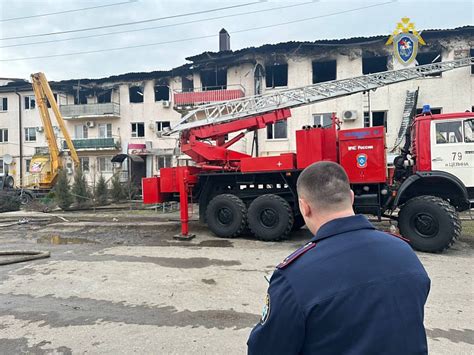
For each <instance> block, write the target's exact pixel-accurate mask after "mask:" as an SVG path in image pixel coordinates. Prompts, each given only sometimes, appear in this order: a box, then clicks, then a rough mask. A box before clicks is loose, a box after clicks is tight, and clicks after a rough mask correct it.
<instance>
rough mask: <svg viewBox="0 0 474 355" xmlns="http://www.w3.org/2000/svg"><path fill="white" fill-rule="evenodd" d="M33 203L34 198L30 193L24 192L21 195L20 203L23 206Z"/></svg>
mask: <svg viewBox="0 0 474 355" xmlns="http://www.w3.org/2000/svg"><path fill="white" fill-rule="evenodd" d="M31 201H33V196H31V195H30V194H29V193H27V192H22V193H21V194H20V203H21V204H22V205H28V204H29V203H30V202H31Z"/></svg>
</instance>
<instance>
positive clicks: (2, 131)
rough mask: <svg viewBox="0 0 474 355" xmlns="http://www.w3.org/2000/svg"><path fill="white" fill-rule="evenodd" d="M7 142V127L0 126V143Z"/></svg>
mask: <svg viewBox="0 0 474 355" xmlns="http://www.w3.org/2000/svg"><path fill="white" fill-rule="evenodd" d="M6 142H8V129H6V128H0V143H6Z"/></svg>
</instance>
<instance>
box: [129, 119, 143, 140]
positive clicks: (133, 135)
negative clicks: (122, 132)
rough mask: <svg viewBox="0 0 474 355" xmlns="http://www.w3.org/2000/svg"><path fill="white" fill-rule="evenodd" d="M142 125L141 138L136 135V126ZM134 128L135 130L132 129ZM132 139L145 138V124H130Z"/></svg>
mask: <svg viewBox="0 0 474 355" xmlns="http://www.w3.org/2000/svg"><path fill="white" fill-rule="evenodd" d="M140 124H141V125H143V136H139V135H138V125H140ZM134 127H135V129H134ZM131 128H132V138H144V137H145V122H131Z"/></svg>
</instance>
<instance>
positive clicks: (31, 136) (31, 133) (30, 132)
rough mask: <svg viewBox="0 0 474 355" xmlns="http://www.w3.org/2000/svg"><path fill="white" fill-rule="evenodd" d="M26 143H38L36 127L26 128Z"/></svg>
mask: <svg viewBox="0 0 474 355" xmlns="http://www.w3.org/2000/svg"><path fill="white" fill-rule="evenodd" d="M25 142H36V127H28V128H25Z"/></svg>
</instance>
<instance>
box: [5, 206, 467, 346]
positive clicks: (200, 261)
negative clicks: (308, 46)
mask: <svg viewBox="0 0 474 355" xmlns="http://www.w3.org/2000/svg"><path fill="white" fill-rule="evenodd" d="M24 217H25V215H20V214H3V215H0V250H18V249H28V250H48V251H50V252H51V257H50V258H49V259H42V260H37V261H32V262H26V263H19V264H11V265H6V266H0V354H19V353H22V354H25V353H27V354H130V353H141V354H190V353H193V354H244V353H246V340H247V338H248V335H249V332H250V330H251V328H252V327H253V325H254V324H255V323H256V322H257V321H258V319H259V317H260V311H261V309H262V306H263V301H264V296H265V293H266V288H267V285H268V284H267V281H265V279H264V276H265V275H270V274H271V272H272V271H273V269H274V266H275V265H276V264H278V263H279V262H280V261H281V260H282V259H283V258H284V257H286V256H287V255H288V254H290V253H291V252H292V251H294V250H295V249H296V248H298V247H299V246H300V245H302V244H303V243H304V242H305V241H306V240H307V239H308V238H309V237H310V236H309V233H308V232H307V231H306V230H301V231H298V232H296V233H294V234H293V235H292V238H291V239H290V240H286V241H283V242H278V243H277V242H266V243H265V242H261V241H256V240H253V239H251V238H239V239H219V238H216V237H214V236H213V235H211V234H210V233H209V232H208V231H207V229H206V228H205V227H204V226H202V225H200V224H199V223H197V222H192V224H191V229H192V230H193V231H194V232H195V233H196V234H197V236H196V238H195V239H193V240H192V241H186V242H182V241H176V240H174V239H173V238H172V237H173V235H174V234H176V233H178V232H179V224H178V223H176V222H167V220H168V219H176V215H175V214H168V215H163V214H160V215H157V214H155V213H154V212H150V211H149V212H143V211H121V212H117V211H115V212H110V213H106V212H101V213H98V214H89V215H88V214H77V213H76V214H73V213H69V214H62V215H61V216H59V217H54V216H52V215H51V214H47V215H45V214H34V213H32V214H27V215H26V217H27V218H28V220H29V222H28V223H25V224H16V223H15V222H16V221H18V218H24ZM378 226H379V227H381V228H384V229H387V228H389V224H388V223H382V224H378ZM463 228H464V229H463V236H462V238H461V239H460V240H459V241H458V242H457V243H456V244H455V246H454V247H452V248H451V249H450V250H448V251H447V252H445V253H443V254H425V253H418V255H419V257H420V259H421V261H422V262H423V264H424V266H425V268H426V269H427V271H428V273H429V275H430V277H431V280H432V289H431V293H430V297H429V299H428V303H427V305H426V315H425V319H426V321H425V325H426V329H427V335H428V341H429V349H430V353H431V354H447V353H451V354H473V353H474V330H473V324H474V323H473V321H472V319H474V279H473V272H474V268H473V266H474V262H473V261H474V222H472V221H464V222H463Z"/></svg>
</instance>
